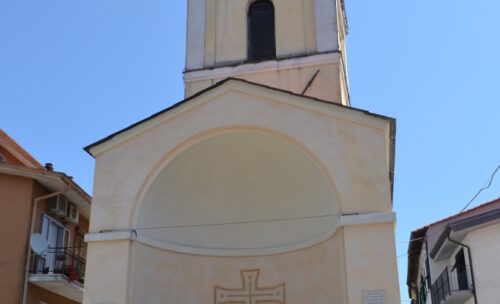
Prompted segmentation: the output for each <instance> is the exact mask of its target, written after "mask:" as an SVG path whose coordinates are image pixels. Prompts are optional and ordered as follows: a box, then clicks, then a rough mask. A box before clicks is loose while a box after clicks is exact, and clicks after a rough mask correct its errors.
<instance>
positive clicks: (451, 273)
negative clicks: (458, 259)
mask: <svg viewBox="0 0 500 304" xmlns="http://www.w3.org/2000/svg"><path fill="white" fill-rule="evenodd" d="M470 278H471V274H470V267H469V266H467V267H466V268H465V270H462V271H458V269H457V268H452V269H450V268H449V267H446V268H445V269H444V270H443V272H442V273H441V274H440V275H439V277H438V278H437V279H436V281H434V283H433V284H432V286H431V295H432V303H434V304H464V303H465V302H467V301H468V300H469V299H471V298H472V297H473V296H474V293H473V292H474V290H473V289H474V288H473V286H472V280H471V279H470Z"/></svg>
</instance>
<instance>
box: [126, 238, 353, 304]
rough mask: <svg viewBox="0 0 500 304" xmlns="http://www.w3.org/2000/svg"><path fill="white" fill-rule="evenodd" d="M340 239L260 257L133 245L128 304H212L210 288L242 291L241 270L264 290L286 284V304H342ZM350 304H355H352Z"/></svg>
mask: <svg viewBox="0 0 500 304" xmlns="http://www.w3.org/2000/svg"><path fill="white" fill-rule="evenodd" d="M342 247H343V244H342V240H341V238H340V237H339V236H338V235H336V236H335V237H333V238H332V239H330V240H328V241H326V242H323V243H321V244H318V245H316V246H314V247H310V248H307V249H303V250H299V251H294V252H289V253H285V254H279V255H269V256H258V257H224V258H222V257H208V256H198V255H185V254H179V253H175V252H169V251H163V250H159V249H154V248H151V247H148V246H145V245H141V244H137V245H134V249H133V252H134V258H133V267H132V273H134V276H133V277H134V284H133V290H132V295H131V300H132V301H131V302H132V303H143V302H144V299H148V301H147V303H152V304H153V303H158V304H160V303H200V304H201V303H207V304H208V303H210V304H211V303H213V301H214V300H213V297H214V287H215V286H216V285H217V286H221V287H225V288H231V289H233V288H234V289H237V288H241V285H242V280H241V277H240V270H243V269H260V275H259V280H258V284H259V286H262V287H268V286H275V285H278V284H280V283H283V282H284V283H285V286H286V291H287V292H286V301H287V303H317V304H320V303H325V304H326V303H331V304H337V303H339V304H340V303H346V301H345V300H344V299H343V296H344V295H343V292H342V286H343V285H344V284H345V282H344V277H343V276H344V275H345V274H344V271H343V263H342V260H343V257H342V256H341V255H342V250H341V248H342ZM352 303H354V302H352Z"/></svg>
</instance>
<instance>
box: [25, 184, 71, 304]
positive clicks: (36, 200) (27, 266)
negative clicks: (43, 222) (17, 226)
mask: <svg viewBox="0 0 500 304" xmlns="http://www.w3.org/2000/svg"><path fill="white" fill-rule="evenodd" d="M70 189H71V185H69V184H68V185H67V186H66V189H64V190H63V191H58V192H53V193H51V194H47V195H44V196H39V197H37V198H35V200H34V201H33V210H32V212H31V225H30V234H29V237H31V235H32V234H33V232H34V231H35V222H36V211H37V207H38V202H40V201H42V200H46V199H48V198H51V197H54V196H58V195H59V194H63V193H66V192H68V191H69V190H70ZM28 242H29V241H28ZM30 258H31V246H30V244H29V243H28V250H27V252H26V267H25V272H24V287H23V301H22V304H26V301H27V294H28V277H29V272H30V270H29V267H30Z"/></svg>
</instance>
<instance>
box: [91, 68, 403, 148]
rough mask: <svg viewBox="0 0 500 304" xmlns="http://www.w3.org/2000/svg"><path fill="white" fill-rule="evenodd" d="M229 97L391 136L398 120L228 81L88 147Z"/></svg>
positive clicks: (111, 142)
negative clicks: (383, 131) (329, 118)
mask: <svg viewBox="0 0 500 304" xmlns="http://www.w3.org/2000/svg"><path fill="white" fill-rule="evenodd" d="M227 94H236V95H237V94H244V95H246V96H248V95H251V96H253V97H255V98H256V99H259V100H261V101H262V102H268V103H269V102H270V103H276V102H278V103H283V104H288V105H290V106H292V107H296V108H302V109H303V110H304V111H313V112H315V113H316V114H320V115H328V116H333V117H337V118H339V119H342V120H350V121H353V122H356V123H360V124H363V125H366V126H368V127H370V126H372V127H377V128H384V129H385V128H387V130H388V134H389V133H392V132H394V126H395V120H394V119H393V118H390V117H386V116H382V115H377V114H373V113H370V112H368V111H364V110H360V109H356V108H352V107H347V106H343V105H341V104H337V103H332V102H329V101H324V100H320V99H316V98H311V97H308V96H302V95H298V94H295V93H292V92H289V91H284V90H279V89H276V88H273V87H269V86H265V85H262V84H257V83H253V82H249V81H246V80H241V79H236V78H227V79H225V80H223V81H220V82H218V83H217V84H215V85H213V86H211V87H209V88H207V89H205V90H203V91H200V92H199V93H197V94H196V95H193V96H191V97H189V98H187V99H184V100H182V101H180V102H177V103H175V104H173V105H172V106H170V107H168V108H166V109H165V110H162V111H160V112H158V113H155V114H153V115H151V116H150V117H147V118H145V119H143V120H141V121H138V122H137V123H134V124H132V125H130V126H128V127H126V128H124V129H122V130H120V131H118V132H115V133H113V134H111V135H109V136H107V137H105V138H103V139H101V140H99V141H97V142H95V143H93V144H90V145H88V146H87V147H85V148H84V149H85V151H87V152H88V153H89V154H91V155H92V156H94V157H95V156H96V155H98V154H100V153H101V152H103V151H106V150H109V149H112V148H113V147H115V146H117V145H119V144H120V143H121V142H124V141H126V140H127V139H128V138H131V137H135V136H137V134H139V133H142V132H145V131H147V130H148V129H150V128H154V127H155V126H157V125H159V124H162V123H164V122H165V121H166V120H169V119H172V118H174V117H176V116H178V115H182V114H183V113H184V112H186V111H189V110H191V109H192V108H194V107H196V106H199V105H201V104H203V103H205V102H209V101H211V102H214V100H215V99H217V98H219V97H221V96H224V95H227Z"/></svg>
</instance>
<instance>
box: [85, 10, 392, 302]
mask: <svg viewBox="0 0 500 304" xmlns="http://www.w3.org/2000/svg"><path fill="white" fill-rule="evenodd" d="M346 34H347V22H346V19H345V11H344V8H343V1H340V0H338V1H334V0H314V1H313V0H274V1H248V0H189V1H188V22H187V50H186V70H185V73H184V80H185V92H186V99H185V100H183V101H181V102H178V103H176V104H174V105H173V106H171V107H170V108H168V109H165V110H164V111H162V112H159V113H157V114H154V115H152V116H151V117H149V118H146V119H144V120H142V121H140V122H137V123H136V124H134V125H132V126H129V127H127V128H126V129H123V130H121V131H119V132H116V133H114V134H112V135H110V136H108V137H107V138H105V139H103V140H100V141H98V142H96V143H94V144H92V145H90V146H88V147H86V148H85V149H86V150H87V151H88V152H89V153H90V154H91V155H92V156H94V157H95V160H96V167H95V181H94V193H93V202H92V210H91V222H90V232H89V234H88V235H87V236H86V241H87V243H88V253H87V270H86V286H85V292H84V301H83V302H84V303H88V304H98V303H99V304H104V303H200V304H202V303H207V304H208V303H213V304H223V303H248V304H250V303H338V304H341V303H342V304H347V303H368V304H375V303H377V304H379V303H391V304H392V303H394V304H395V303H400V296H399V287H398V279H397V263H396V250H395V240H394V233H395V220H396V218H395V214H394V213H393V211H392V183H393V171H394V170H393V168H394V142H395V120H394V119H392V118H389V117H385V116H381V115H377V114H372V113H369V112H367V111H363V110H359V109H355V108H352V107H351V106H350V100H349V93H348V91H349V90H348V82H347V66H346V57H345V46H344V45H345V41H344V39H345V35H346Z"/></svg>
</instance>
